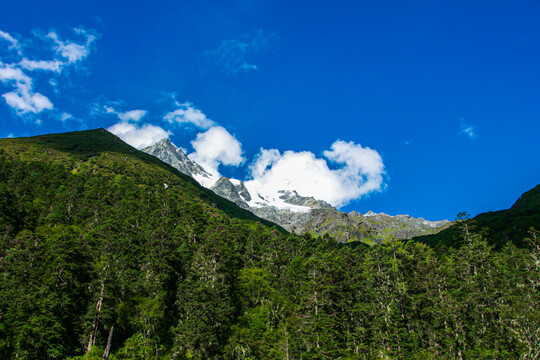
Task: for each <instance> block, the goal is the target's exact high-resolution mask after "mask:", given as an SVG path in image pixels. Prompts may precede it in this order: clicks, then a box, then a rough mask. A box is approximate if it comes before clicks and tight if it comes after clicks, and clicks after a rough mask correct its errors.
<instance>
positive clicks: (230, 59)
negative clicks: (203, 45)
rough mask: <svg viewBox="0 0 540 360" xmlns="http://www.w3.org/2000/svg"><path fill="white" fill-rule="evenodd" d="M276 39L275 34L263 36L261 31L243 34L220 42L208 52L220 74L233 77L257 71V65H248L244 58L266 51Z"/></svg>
mask: <svg viewBox="0 0 540 360" xmlns="http://www.w3.org/2000/svg"><path fill="white" fill-rule="evenodd" d="M276 39H277V35H276V34H273V33H272V34H270V35H265V34H264V33H263V31H262V30H261V29H259V30H258V31H256V32H255V34H244V35H242V36H240V38H238V39H228V40H224V41H222V42H221V44H220V45H219V47H218V48H217V49H215V50H212V51H209V52H208V54H210V55H212V56H213V57H214V59H215V60H216V62H217V63H218V65H219V66H220V67H221V70H222V72H224V73H225V74H227V75H235V74H237V73H238V72H240V71H242V72H247V71H251V70H257V65H255V64H252V63H250V62H249V61H248V60H247V59H246V56H247V55H248V54H249V53H258V52H260V51H262V50H264V49H267V48H268V47H269V46H270V45H271V43H273V42H274V41H275V40H276Z"/></svg>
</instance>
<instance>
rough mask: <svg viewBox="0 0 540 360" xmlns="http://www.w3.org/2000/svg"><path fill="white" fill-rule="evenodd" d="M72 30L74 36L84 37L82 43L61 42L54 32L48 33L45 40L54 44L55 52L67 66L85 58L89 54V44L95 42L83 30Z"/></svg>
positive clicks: (92, 36) (91, 35)
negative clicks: (66, 62)
mask: <svg viewBox="0 0 540 360" xmlns="http://www.w3.org/2000/svg"><path fill="white" fill-rule="evenodd" d="M73 30H74V32H75V33H76V34H78V35H82V36H83V37H85V40H84V42H83V43H81V44H78V43H76V42H72V41H62V40H60V38H59V36H58V34H57V33H56V32H55V31H50V32H49V33H48V34H47V35H46V38H49V39H51V40H52V41H53V42H54V43H55V46H54V47H55V50H56V52H57V53H58V54H60V55H61V56H62V57H64V58H66V59H67V61H68V63H69V64H73V63H75V62H77V61H80V60H82V59H84V58H85V57H87V56H88V54H89V53H90V46H91V44H92V43H93V42H94V40H96V36H95V35H93V34H92V33H90V32H88V31H86V30H84V29H81V28H75V29H73Z"/></svg>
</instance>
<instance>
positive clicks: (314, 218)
mask: <svg viewBox="0 0 540 360" xmlns="http://www.w3.org/2000/svg"><path fill="white" fill-rule="evenodd" d="M143 151H144V152H146V153H148V154H151V155H154V156H157V157H158V158H159V159H161V160H162V161H164V162H166V163H168V164H169V165H171V166H173V167H175V168H176V169H178V170H179V171H181V172H183V173H184V174H186V175H189V176H192V177H193V178H195V180H197V181H198V182H199V183H200V184H201V185H203V186H205V187H207V188H210V189H211V190H212V191H214V192H215V193H216V194H218V195H220V196H222V197H224V198H226V199H228V200H230V201H232V202H233V203H235V204H236V205H238V206H239V207H241V208H243V209H246V210H249V211H251V212H252V213H254V214H255V215H257V216H259V217H261V218H263V219H266V220H269V221H272V222H274V223H276V224H278V225H280V226H282V227H283V228H285V229H287V230H288V231H294V232H295V233H297V234H302V233H306V232H308V233H312V234H315V235H324V234H328V235H330V236H331V237H333V238H334V239H336V240H337V241H340V242H348V241H364V242H372V243H373V242H374V243H380V242H381V241H383V240H384V238H385V237H388V236H393V237H395V238H396V239H400V240H402V239H410V238H412V237H413V236H417V235H426V234H433V233H437V232H438V231H440V230H442V229H444V228H446V227H447V226H448V225H449V224H450V223H449V222H448V221H447V220H442V221H427V220H424V219H422V218H418V219H415V218H413V217H411V216H409V215H396V216H390V215H387V214H384V213H380V214H375V213H373V212H371V211H369V212H367V213H366V214H365V215H362V214H360V213H358V212H356V211H353V212H351V213H348V214H347V213H344V212H341V211H338V210H337V209H335V208H334V207H333V206H332V205H330V204H328V203H327V202H325V201H322V200H317V199H315V198H313V197H306V196H301V195H299V194H298V192H296V191H294V190H280V191H278V193H277V194H275V196H272V197H271V198H270V197H269V196H263V195H261V194H258V193H252V192H250V191H249V189H248V188H247V187H246V185H245V184H244V183H243V182H242V181H239V180H236V179H229V178H226V177H222V178H220V179H216V178H215V177H213V176H212V175H211V174H209V173H208V172H206V171H205V170H204V169H203V168H202V167H201V166H200V165H199V164H197V163H196V162H194V161H192V160H191V159H189V157H188V156H187V155H186V154H185V152H184V151H182V150H181V149H178V148H177V147H176V146H174V145H173V144H172V143H171V142H170V141H169V140H168V139H163V140H161V141H159V142H157V143H156V144H154V145H152V146H150V147H148V148H146V149H144V150H143Z"/></svg>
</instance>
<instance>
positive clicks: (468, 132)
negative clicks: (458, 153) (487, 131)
mask: <svg viewBox="0 0 540 360" xmlns="http://www.w3.org/2000/svg"><path fill="white" fill-rule="evenodd" d="M459 128H460V133H462V134H463V135H465V136H467V137H468V138H469V139H471V140H472V139H476V127H475V126H473V125H471V124H467V123H466V122H464V121H463V119H461V120H460V124H459Z"/></svg>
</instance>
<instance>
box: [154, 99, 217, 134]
mask: <svg viewBox="0 0 540 360" xmlns="http://www.w3.org/2000/svg"><path fill="white" fill-rule="evenodd" d="M176 105H177V106H178V109H176V110H174V111H171V112H169V113H167V114H165V116H164V117H163V119H164V120H165V121H167V122H169V123H171V124H193V125H195V126H197V127H199V128H201V129H209V128H211V127H212V126H214V124H215V123H214V122H213V121H212V120H210V119H209V118H207V117H206V115H205V114H204V113H203V112H202V111H201V110H199V109H197V108H196V107H195V106H193V104H192V103H190V102H186V103H183V104H179V103H176Z"/></svg>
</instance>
